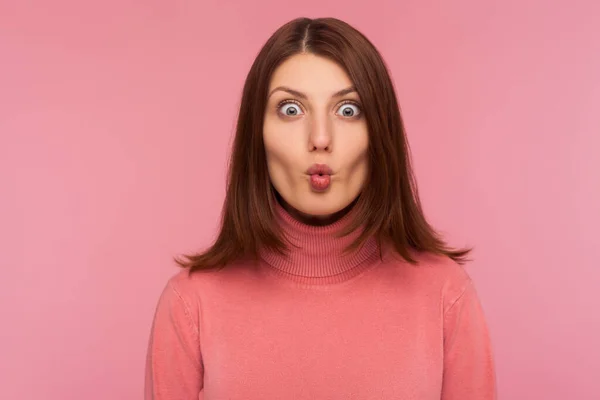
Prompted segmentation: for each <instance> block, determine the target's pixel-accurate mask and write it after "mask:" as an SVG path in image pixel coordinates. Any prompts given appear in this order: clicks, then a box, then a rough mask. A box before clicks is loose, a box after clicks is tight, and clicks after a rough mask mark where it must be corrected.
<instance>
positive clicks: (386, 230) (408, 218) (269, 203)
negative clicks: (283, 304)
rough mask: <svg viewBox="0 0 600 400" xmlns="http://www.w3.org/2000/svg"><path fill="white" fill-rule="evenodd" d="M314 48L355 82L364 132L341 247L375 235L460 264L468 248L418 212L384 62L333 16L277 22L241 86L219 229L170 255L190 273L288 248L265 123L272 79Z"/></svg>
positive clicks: (405, 253)
mask: <svg viewBox="0 0 600 400" xmlns="http://www.w3.org/2000/svg"><path fill="white" fill-rule="evenodd" d="M299 53H312V54H315V55H318V56H322V57H327V58H329V59H331V60H333V61H334V62H336V63H338V64H339V65H340V66H342V67H343V68H344V69H345V70H346V72H347V73H348V75H349V77H350V80H351V81H352V82H353V83H354V86H355V87H356V90H357V92H358V94H359V96H360V99H361V103H362V105H363V107H362V108H363V112H364V114H365V117H366V119H367V126H368V130H369V176H368V185H365V188H364V190H363V191H362V192H361V194H360V196H359V197H358V199H357V201H356V202H355V205H354V207H356V208H357V209H356V213H355V215H356V218H355V219H354V220H353V222H352V223H351V224H349V225H348V226H347V227H346V228H347V229H345V230H344V231H343V232H340V235H345V234H348V233H349V232H351V231H352V230H354V229H357V228H359V227H362V229H363V231H362V234H361V235H360V236H359V237H358V238H357V240H355V241H354V242H353V243H352V244H351V245H350V246H349V247H348V249H347V251H353V250H355V249H357V248H359V247H360V246H361V245H362V244H363V243H364V241H365V240H366V239H367V238H368V237H371V235H374V236H375V237H376V238H377V241H378V243H379V244H380V245H381V243H382V241H387V242H391V244H392V245H393V247H394V248H395V250H396V251H397V252H398V254H400V256H402V257H403V258H404V259H405V260H406V261H408V262H410V263H413V264H415V263H416V261H415V260H414V259H413V258H412V257H411V256H410V251H411V250H416V251H424V252H430V253H434V254H438V255H444V256H448V257H450V258H452V259H453V260H455V261H457V262H459V263H461V264H462V263H464V262H465V261H466V256H467V254H468V253H469V252H470V249H459V250H457V249H451V248H449V247H448V246H447V245H446V243H445V242H444V241H443V240H442V238H441V237H440V236H439V234H438V233H437V232H436V231H435V230H434V229H433V228H432V227H431V226H430V225H429V223H428V222H427V221H426V219H425V216H424V215H423V210H422V208H421V203H420V201H419V195H418V192H417V186H416V184H415V180H414V177H413V172H412V168H411V162H410V152H409V147H408V143H407V141H406V135H405V130H404V124H403V122H402V117H401V115H400V108H399V105H398V102H397V99H396V95H395V92H394V87H393V83H392V81H391V79H390V76H389V74H388V71H387V67H386V65H385V62H384V61H383V59H382V57H381V56H380V54H379V52H378V51H377V49H376V48H375V46H373V44H372V43H371V42H370V41H369V40H368V39H367V38H366V37H365V36H364V35H363V34H361V33H360V32H359V31H357V30H356V29H354V28H353V27H352V26H350V25H349V24H347V23H345V22H343V21H340V20H338V19H335V18H319V19H309V18H297V19H294V20H292V21H290V22H288V23H286V24H284V25H283V26H281V27H280V28H279V29H278V30H277V31H276V32H275V33H274V34H273V35H272V36H271V37H270V38H269V39H268V40H267V42H266V43H265V45H264V46H263V48H262V49H261V50H260V52H259V54H258V56H257V57H256V60H255V61H254V63H253V64H252V67H251V68H250V72H249V73H248V76H247V78H246V82H245V84H244V89H243V94H242V100H241V105H240V111H239V115H238V120H237V127H236V134H235V139H234V142H233V149H232V154H231V158H230V161H229V171H228V176H227V186H226V187H227V192H226V196H225V201H224V204H223V209H222V213H221V228H220V232H219V234H218V236H217V239H216V240H215V242H214V244H213V245H212V246H211V247H209V248H208V249H207V250H206V251H204V252H202V253H198V254H194V255H187V256H184V257H185V259H184V260H181V259H176V262H177V263H178V264H179V265H180V266H182V267H185V268H189V270H190V273H191V272H193V271H197V270H206V269H209V268H214V267H223V266H225V265H226V264H228V263H229V262H232V261H235V260H237V259H240V258H245V257H252V258H254V259H258V254H259V249H260V248H261V247H263V246H265V247H266V248H269V249H273V250H276V251H279V252H286V251H288V247H287V245H286V243H285V239H284V238H283V237H282V235H281V230H280V229H279V226H278V224H277V222H276V219H275V203H274V202H275V201H277V200H276V199H275V196H274V188H273V186H272V185H271V182H270V179H269V174H268V170H267V162H266V155H265V148H264V143H263V135H262V129H263V121H264V113H265V108H266V104H267V95H268V93H267V92H268V89H269V83H270V80H271V76H272V74H273V72H274V71H275V69H276V68H277V67H278V66H279V65H280V64H281V63H282V62H283V61H285V60H286V59H288V58H289V57H291V56H293V55H295V54H299Z"/></svg>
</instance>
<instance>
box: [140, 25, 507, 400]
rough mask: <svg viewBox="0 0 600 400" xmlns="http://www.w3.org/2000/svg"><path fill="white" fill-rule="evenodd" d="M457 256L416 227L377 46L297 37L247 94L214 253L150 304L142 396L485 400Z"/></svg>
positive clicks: (344, 29) (480, 345)
mask: <svg viewBox="0 0 600 400" xmlns="http://www.w3.org/2000/svg"><path fill="white" fill-rule="evenodd" d="M338 234H339V235H338ZM342 234H347V235H342ZM286 250H289V252H286ZM345 250H349V251H348V252H345ZM468 252H469V251H468V250H453V249H450V248H449V247H448V246H447V245H446V244H445V242H444V241H443V240H442V239H441V237H440V236H439V235H438V234H437V233H436V232H435V230H433V228H432V227H431V226H430V225H429V223H428V222H427V220H426V218H425V216H424V214H423V212H422V209H421V205H420V203H419V198H418V195H417V190H416V185H415V184H414V180H413V175H412V170H411V165H410V156H409V152H408V144H407V141H406V137H405V132H404V127H403V123H402V119H401V116H400V112H399V107H398V104H397V101H396V97H395V93H394V90H393V85H392V82H391V79H390V77H389V74H388V72H387V70H386V67H385V64H384V62H383V60H382V59H381V57H380V55H379V54H378V52H377V50H376V49H375V48H374V46H373V45H372V44H371V43H370V42H369V41H368V40H367V39H366V38H365V37H364V36H363V35H362V34H360V32H358V31H356V30H355V29H354V28H352V27H350V26H349V25H348V24H346V23H344V22H342V21H339V20H336V19H332V18H324V19H314V20H310V19H307V18H300V19H297V20H294V21H291V22H290V23H288V24H285V25H284V26H282V27H281V28H280V29H279V30H277V32H275V34H274V35H273V36H272V37H271V38H270V39H269V40H268V41H267V43H266V44H265V46H264V47H263V49H262V50H261V51H260V53H259V55H258V56H257V58H256V60H255V62H254V64H253V65H252V68H251V70H250V72H249V74H248V77H247V79H246V83H245V85H244V90H243V96H242V102H241V106H240V114H239V118H238V125H237V129H236V136H235V140H234V143H233V154H232V157H231V161H230V166H229V174H228V181H227V193H226V197H225V203H224V207H223V214H222V227H221V230H220V232H219V234H218V236H217V239H216V241H215V243H214V244H213V245H212V247H211V248H209V250H207V251H206V252H203V253H201V254H198V255H194V256H191V257H188V261H187V262H183V263H180V264H182V266H185V267H188V268H189V269H188V270H184V271H182V272H181V273H180V274H178V275H176V276H174V277H173V278H172V279H171V280H170V281H169V282H168V284H167V286H166V287H165V289H164V291H163V293H162V296H161V297H160V300H159V302H158V307H157V309H156V314H155V318H154V323H153V326H152V332H151V338H150V345H149V349H148V360H147V370H146V398H147V399H148V400H150V399H154V400H189V399H197V398H201V399H204V400H217V399H228V400H235V399H244V400H252V399H261V400H263V399H294V400H302V399H311V400H312V399H357V400H363V399H364V400H367V399H368V400H372V399H403V400H438V399H442V400H492V399H495V397H496V395H495V390H496V389H495V376H494V368H493V361H492V351H491V345H490V338H489V334H488V330H487V326H486V323H485V320H484V316H483V313H482V308H481V306H480V303H479V300H478V298H477V295H476V292H475V289H474V287H473V283H472V282H471V280H470V279H469V277H468V276H467V274H466V273H465V271H464V270H463V269H462V267H461V266H460V265H459V264H460V263H461V262H463V261H464V258H465V256H466V255H467V254H468ZM214 266H220V267H222V268H217V269H213V268H212V267H214ZM190 272H191V275H190V274H189V273H190Z"/></svg>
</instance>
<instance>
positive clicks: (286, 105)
mask: <svg viewBox="0 0 600 400" xmlns="http://www.w3.org/2000/svg"><path fill="white" fill-rule="evenodd" d="M278 109H279V112H280V113H281V114H283V115H284V116H286V117H295V116H296V115H300V114H301V113H302V109H301V108H300V106H299V105H298V104H297V103H296V102H295V101H292V100H287V101H284V102H282V103H280V104H279V107H278Z"/></svg>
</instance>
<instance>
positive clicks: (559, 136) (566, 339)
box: [0, 0, 600, 400]
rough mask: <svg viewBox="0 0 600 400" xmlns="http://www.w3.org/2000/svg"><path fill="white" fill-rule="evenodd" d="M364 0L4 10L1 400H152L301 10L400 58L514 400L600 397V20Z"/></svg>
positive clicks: (574, 13)
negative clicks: (252, 77) (256, 70)
mask: <svg viewBox="0 0 600 400" xmlns="http://www.w3.org/2000/svg"><path fill="white" fill-rule="evenodd" d="M83 3H85V5H82V4H83ZM198 3H201V4H198ZM363 3H364V2H356V3H352V2H348V1H335V2H334V1H329V2H323V1H321V0H319V1H301V2H285V1H272V2H267V1H255V2H242V1H237V2H224V1H219V2H217V1H216V0H214V1H200V2H191V1H184V0H175V1H166V0H163V1H158V0H154V1H144V2H141V1H139V2H133V1H114V0H113V1H103V2H89V1H88V2H81V1H52V2H49V1H19V0H14V1H9V0H0V184H1V190H2V191H1V194H0V246H1V251H0V265H1V268H0V296H1V297H0V300H1V303H0V313H1V315H0V317H1V319H0V321H1V323H2V327H1V329H0V335H1V340H0V398H2V399H7V400H8V399H10V400H12V399H84V398H85V399H90V400H95V399H136V398H141V396H142V382H143V368H144V357H145V352H146V344H147V340H148V333H149V325H150V322H151V319H152V314H153V312H154V307H155V304H156V300H157V299H158V295H159V292H160V290H161V289H162V287H163V285H164V284H165V281H166V279H167V278H168V277H169V276H171V275H172V274H173V273H174V272H175V271H176V268H175V267H174V266H173V264H172V263H171V257H172V256H173V255H175V254H178V253H181V252H186V251H190V250H193V249H196V248H200V247H202V246H204V245H206V244H208V243H209V242H210V240H211V239H212V237H213V235H214V233H215V230H216V228H217V223H218V217H219V212H220V207H221V203H222V201H223V197H224V173H225V164H226V161H227V156H228V151H229V144H230V139H231V134H232V132H233V127H234V123H235V117H236V111H237V106H238V104H239V96H240V94H241V87H242V84H243V80H244V78H245V75H246V73H247V71H248V69H249V67H250V64H251V62H252V60H253V58H254V57H255V55H256V54H257V51H258V50H259V48H260V46H261V45H262V44H263V43H264V41H265V40H266V39H267V37H268V36H269V35H270V34H271V33H272V32H273V31H274V30H275V29H276V28H277V27H278V26H279V25H281V24H282V23H284V22H286V21H288V20H290V19H292V18H295V17H297V16H300V15H304V16H309V17H319V16H335V17H338V18H341V19H344V20H346V21H348V22H349V23H351V24H353V25H354V26H356V27H357V28H358V29H360V30H362V31H363V32H364V33H365V34H366V35H367V36H368V37H369V38H370V39H372V41H373V42H374V43H375V44H376V46H377V47H378V48H379V49H380V50H381V52H382V54H383V56H384V57H385V59H386V61H387V62H388V64H389V67H390V69H391V73H392V75H393V79H394V82H395V84H396V86H397V89H398V96H399V98H400V102H401V104H402V108H403V113H404V117H405V120H406V125H407V129H408V134H409V139H410V142H411V145H412V148H413V154H414V161H415V167H416V172H417V177H418V180H419V183H420V189H421V193H422V196H423V201H424V205H425V209H426V211H427V214H428V215H429V217H430V218H431V220H432V222H433V223H434V224H435V225H436V226H438V227H439V228H440V230H442V231H443V232H445V233H446V234H447V236H448V238H449V239H450V240H451V242H452V243H453V244H456V245H462V244H472V245H474V246H476V252H475V254H474V256H475V257H476V262H474V263H473V264H471V265H470V266H469V267H468V268H469V272H470V273H471V275H472V276H473V278H474V279H475V280H476V283H477V286H478V288H479V292H480V296H481V299H482V302H483V304H484V308H485V310H486V313H487V316H488V320H489V324H490V327H491V331H492V335H493V340H494V345H495V349H496V350H495V351H496V358H497V368H498V381H499V392H500V398H502V399H511V400H520V399H523V400H530V399H545V400H554V399H555V400H559V399H560V400H564V399H577V400H587V399H590V400H591V399H600V379H599V378H600V350H599V348H600V341H599V339H600V311H599V308H600V294H599V293H600V287H599V286H600V285H599V283H600V270H599V267H600V264H599V262H598V259H599V256H600V254H599V247H600V246H599V243H598V242H599V240H598V237H599V235H598V229H599V228H600V212H599V208H600V176H599V175H600V173H599V172H600V160H599V157H598V154H599V150H600V149H599V147H600V129H599V126H600V124H599V119H598V118H599V117H598V116H599V112H600V111H599V107H600V6H599V4H600V3H598V2H597V1H593V0H590V1H576V0H569V1H566V0H561V1H552V2H550V1H546V0H539V1H534V0H505V1H478V0H460V1H430V0H426V1H424V0H418V1H417V0H410V1H409V0H407V1H394V2H392V1H385V2H384V1H376V0H374V1H369V2H368V4H369V6H368V7H367V6H365V5H364V4H363Z"/></svg>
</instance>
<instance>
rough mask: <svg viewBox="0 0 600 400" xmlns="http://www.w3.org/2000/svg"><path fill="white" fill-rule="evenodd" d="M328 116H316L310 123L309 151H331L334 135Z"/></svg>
mask: <svg viewBox="0 0 600 400" xmlns="http://www.w3.org/2000/svg"><path fill="white" fill-rule="evenodd" d="M329 123H330V121H329V120H328V119H327V118H322V117H315V118H313V120H312V121H311V123H310V134H309V139H308V150H309V151H311V152H312V151H327V152H330V151H331V144H332V135H331V128H330V127H329Z"/></svg>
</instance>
